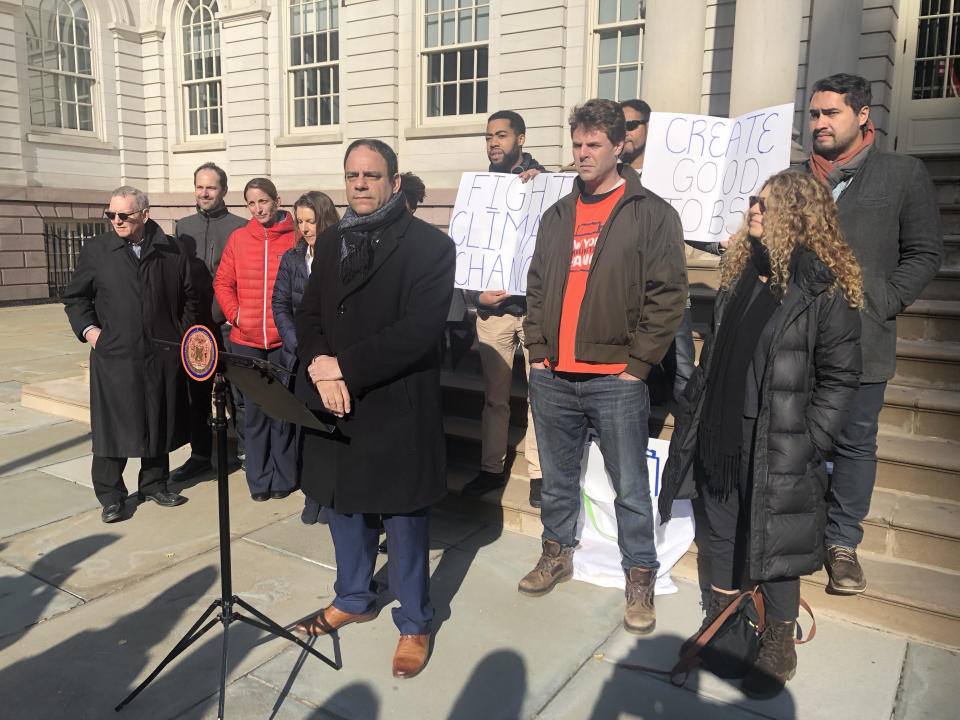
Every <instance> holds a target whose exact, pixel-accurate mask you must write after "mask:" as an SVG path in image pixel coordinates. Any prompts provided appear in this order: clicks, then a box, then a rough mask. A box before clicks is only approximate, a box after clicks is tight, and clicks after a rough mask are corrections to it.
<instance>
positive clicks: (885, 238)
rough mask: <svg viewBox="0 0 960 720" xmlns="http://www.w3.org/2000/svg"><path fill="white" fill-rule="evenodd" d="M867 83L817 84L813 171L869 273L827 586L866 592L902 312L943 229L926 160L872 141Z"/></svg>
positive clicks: (934, 263)
mask: <svg viewBox="0 0 960 720" xmlns="http://www.w3.org/2000/svg"><path fill="white" fill-rule="evenodd" d="M870 99H871V92H870V83H869V82H867V80H866V79H865V78H862V77H860V76H859V75H848V74H845V73H839V74H837V75H831V76H830V77H827V78H823V79H821V80H817V82H816V83H814V85H813V95H812V97H811V98H810V107H809V113H810V134H811V136H812V139H813V149H812V151H811V153H810V160H809V161H808V162H807V169H808V170H809V171H810V172H811V173H813V175H814V176H815V177H816V178H817V179H819V180H820V181H821V182H823V183H824V184H825V185H826V186H827V187H828V188H829V189H830V191H831V192H832V193H833V198H834V200H836V203H837V209H838V211H839V213H840V229H841V230H842V231H843V235H844V238H845V239H846V241H847V244H848V245H849V246H850V248H851V249H852V250H853V252H854V254H855V255H856V256H857V262H859V263H860V268H861V270H862V272H863V291H864V295H865V305H864V308H863V337H862V340H861V342H862V344H863V374H862V375H861V377H860V389H859V391H858V392H857V398H856V400H855V401H854V403H853V405H852V408H853V409H852V411H851V413H850V417H849V418H848V419H847V422H846V425H845V426H844V428H843V431H842V432H841V433H840V435H839V437H837V440H836V447H835V448H834V461H833V475H832V476H831V479H830V493H831V496H830V502H829V505H828V509H827V529H826V540H825V542H826V566H827V573H828V574H829V576H830V585H829V589H830V590H831V591H832V592H834V593H838V594H841V595H856V594H857V593H862V592H863V591H864V590H866V588H867V580H866V578H865V577H864V573H863V568H862V567H861V566H860V560H859V558H858V557H857V546H858V545H859V544H860V540H861V539H862V538H863V527H862V526H861V523H862V522H863V519H864V518H865V517H866V516H867V512H868V511H869V510H870V498H871V497H872V496H873V484H874V481H875V479H876V475H877V430H878V424H879V416H880V410H881V408H882V407H883V396H884V392H885V391H886V387H887V381H888V380H889V379H890V378H892V377H893V375H894V373H895V372H896V365H897V315H898V314H899V313H901V312H903V310H904V309H906V307H907V306H908V305H910V304H911V303H913V301H914V300H916V299H917V297H919V295H920V293H921V291H922V290H923V288H924V287H926V285H927V283H928V282H930V280H932V279H933V277H934V275H936V274H937V270H939V268H940V261H941V259H942V257H943V230H942V228H941V227H940V209H939V207H938V206H937V193H936V190H935V189H934V187H933V183H932V182H931V181H930V175H929V174H928V173H927V170H926V168H925V167H924V166H923V163H922V162H920V161H919V160H918V159H917V158H914V157H910V156H909V155H902V154H897V153H888V152H884V151H883V150H880V149H879V148H877V147H875V146H874V144H873V138H874V128H873V123H872V122H871V121H870Z"/></svg>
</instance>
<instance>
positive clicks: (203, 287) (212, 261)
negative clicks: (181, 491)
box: [170, 162, 248, 482]
mask: <svg viewBox="0 0 960 720" xmlns="http://www.w3.org/2000/svg"><path fill="white" fill-rule="evenodd" d="M193 192H194V197H195V199H196V201H197V211H196V212H195V213H194V214H193V215H188V216H187V217H185V218H182V219H180V220H177V222H176V225H175V227H174V234H175V235H176V238H177V240H179V241H180V243H181V244H182V245H183V247H184V250H186V251H187V256H188V257H189V258H190V268H191V272H192V273H193V283H194V286H195V288H196V292H197V299H198V302H199V312H200V319H199V322H200V323H201V324H203V325H206V326H207V327H208V328H209V329H210V332H212V333H213V336H214V337H221V338H222V339H223V343H224V346H225V347H226V348H227V349H228V350H229V349H230V326H229V325H228V324H227V320H226V318H225V317H224V316H223V310H221V309H220V305H219V303H217V300H216V298H215V297H214V295H213V278H214V276H216V274H217V268H218V267H219V266H220V256H221V255H223V249H224V248H225V247H226V246H227V240H228V239H229V238H230V234H231V233H232V232H233V231H234V230H237V229H238V228H241V227H244V226H245V225H246V224H247V222H248V221H247V220H244V219H243V218H242V217H240V216H238V215H234V214H233V213H231V212H229V211H228V210H227V205H226V203H225V202H224V197H226V194H227V174H226V173H225V172H224V171H223V170H222V169H221V168H219V167H218V166H217V165H215V164H214V163H212V162H208V163H204V164H203V165H201V166H200V167H198V168H197V169H196V170H195V171H194V173H193ZM188 390H189V393H190V457H189V458H188V459H187V461H186V462H185V463H184V464H183V465H181V466H180V467H178V468H177V469H176V470H174V471H173V472H172V473H171V474H170V480H171V481H172V482H184V481H186V480H189V479H190V478H193V477H195V476H197V475H199V474H201V473H204V472H207V471H208V470H210V469H211V467H212V465H211V462H210V461H211V457H212V453H213V433H212V431H211V429H210V425H209V424H208V422H207V418H208V417H209V415H210V393H211V392H212V391H213V378H211V379H210V380H208V381H207V382H202V383H198V382H191V383H190V384H189V386H188ZM231 390H232V392H231V397H232V400H233V408H232V409H231V410H232V412H231V416H232V417H231V419H232V421H233V425H234V430H236V433H237V460H238V462H242V461H243V459H244V445H243V429H244V419H243V418H244V415H243V395H242V394H240V392H238V391H237V389H236V388H233V387H231Z"/></svg>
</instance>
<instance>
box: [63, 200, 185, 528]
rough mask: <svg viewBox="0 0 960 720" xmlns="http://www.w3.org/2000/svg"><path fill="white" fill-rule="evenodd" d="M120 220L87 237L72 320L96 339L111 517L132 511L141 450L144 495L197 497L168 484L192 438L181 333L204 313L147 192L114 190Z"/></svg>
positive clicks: (100, 495) (95, 417)
mask: <svg viewBox="0 0 960 720" xmlns="http://www.w3.org/2000/svg"><path fill="white" fill-rule="evenodd" d="M104 214H105V215H106V216H107V218H108V219H109V220H110V224H111V225H112V229H111V230H110V231H108V232H106V233H104V234H103V235H98V236H97V237H95V238H91V239H90V240H87V241H86V242H85V243H84V246H83V249H82V250H81V251H80V257H79V259H78V260H77V267H76V270H74V273H73V277H72V278H71V280H70V283H69V285H68V286H67V288H66V290H65V291H64V294H63V303H64V305H65V306H66V311H67V317H68V318H69V319H70V327H71V328H72V329H73V332H74V333H75V334H76V336H77V337H78V338H79V339H80V341H81V342H87V343H90V429H91V434H92V435H93V468H92V475H93V489H94V491H95V492H96V494H97V499H98V500H99V501H100V504H101V505H103V511H102V513H101V517H102V519H103V521H104V522H115V521H117V520H119V519H121V518H122V517H123V503H124V501H125V500H126V497H127V490H126V487H125V486H124V483H123V469H124V467H126V464H127V458H131V457H137V458H140V477H139V495H140V499H141V500H152V501H153V502H156V503H157V504H158V505H162V506H164V507H173V506H176V505H181V504H183V503H185V502H186V501H187V499H186V498H185V497H183V496H182V495H178V494H177V493H174V492H170V491H168V490H167V476H168V474H169V456H168V453H169V452H170V451H171V450H174V449H175V448H178V447H179V446H181V445H183V444H184V443H185V442H186V441H187V440H188V439H189V427H190V426H189V419H188V416H187V408H188V404H187V387H186V378H185V376H184V373H183V370H182V369H181V365H180V354H179V353H178V352H177V351H176V350H175V349H174V350H172V351H171V350H163V349H160V348H158V347H156V346H155V345H154V342H153V341H154V340H169V341H173V342H177V343H179V342H180V339H181V338H182V337H183V333H184V331H185V330H186V329H187V328H188V327H189V326H190V325H191V324H193V322H194V321H195V319H196V317H197V299H196V296H195V294H194V290H193V285H192V283H191V281H190V269H189V264H188V259H187V256H186V255H185V254H184V252H183V250H182V248H181V246H180V245H178V244H177V242H176V241H175V240H174V239H173V238H170V237H167V235H165V234H164V232H163V230H162V229H161V228H160V226H159V225H157V224H156V223H155V222H154V221H153V220H151V219H150V203H149V200H148V199H147V196H146V195H145V194H144V193H142V192H140V191H139V190H137V189H136V188H134V187H130V186H126V185H125V186H123V187H120V188H117V189H116V190H114V191H113V195H112V197H111V198H110V208H109V210H107V211H106V212H105V213H104Z"/></svg>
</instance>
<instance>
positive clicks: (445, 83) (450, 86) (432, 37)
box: [421, 0, 490, 117]
mask: <svg viewBox="0 0 960 720" xmlns="http://www.w3.org/2000/svg"><path fill="white" fill-rule="evenodd" d="M423 28H424V32H423V49H422V53H421V55H422V58H423V59H422V63H423V64H422V66H421V72H422V73H423V75H422V77H423V78H424V91H425V92H424V99H425V103H426V116H427V117H441V116H444V115H473V114H474V113H485V112H487V57H488V55H487V53H488V48H487V42H488V40H489V38H490V3H489V0H424V25H423Z"/></svg>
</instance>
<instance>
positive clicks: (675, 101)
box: [641, 0, 739, 113]
mask: <svg viewBox="0 0 960 720" xmlns="http://www.w3.org/2000/svg"><path fill="white" fill-rule="evenodd" d="M737 17H738V20H739V15H738V16H737ZM706 18H707V0H650V2H649V3H648V4H647V22H646V29H645V30H644V33H643V76H642V80H641V92H642V95H643V99H644V100H646V101H647V102H648V103H649V104H650V107H651V108H652V109H653V110H662V111H665V112H683V113H699V112H700V96H701V93H702V88H701V85H702V82H703V37H704V32H703V28H704V26H705V25H706Z"/></svg>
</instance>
